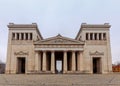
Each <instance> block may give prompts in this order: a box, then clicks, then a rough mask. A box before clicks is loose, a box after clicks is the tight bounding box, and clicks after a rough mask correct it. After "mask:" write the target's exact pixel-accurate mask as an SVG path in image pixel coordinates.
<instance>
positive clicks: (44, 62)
mask: <svg viewBox="0 0 120 86" xmlns="http://www.w3.org/2000/svg"><path fill="white" fill-rule="evenodd" d="M42 71H46V51H43V61H42Z"/></svg>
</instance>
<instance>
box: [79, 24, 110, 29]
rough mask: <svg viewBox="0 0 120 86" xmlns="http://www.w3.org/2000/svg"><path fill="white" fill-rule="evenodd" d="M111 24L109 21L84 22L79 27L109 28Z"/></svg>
mask: <svg viewBox="0 0 120 86" xmlns="http://www.w3.org/2000/svg"><path fill="white" fill-rule="evenodd" d="M110 27H111V25H109V23H104V24H86V23H82V24H81V28H110Z"/></svg>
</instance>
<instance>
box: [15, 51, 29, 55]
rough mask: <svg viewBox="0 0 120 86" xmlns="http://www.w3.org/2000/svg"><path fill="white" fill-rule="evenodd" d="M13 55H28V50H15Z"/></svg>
mask: <svg viewBox="0 0 120 86" xmlns="http://www.w3.org/2000/svg"><path fill="white" fill-rule="evenodd" d="M14 54H15V55H28V52H23V51H19V52H15V53H14Z"/></svg>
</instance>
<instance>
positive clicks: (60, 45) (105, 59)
mask: <svg viewBox="0 0 120 86" xmlns="http://www.w3.org/2000/svg"><path fill="white" fill-rule="evenodd" d="M8 28H9V35H8V49H7V61H6V74H16V73H27V74H28V73H51V74H52V73H53V74H54V73H58V70H57V61H60V62H61V70H60V71H61V73H65V74H67V73H91V74H93V73H102V74H103V73H110V72H112V63H111V48H110V35H109V29H110V25H109V24H108V23H105V24H94V25H93V24H86V23H82V25H81V27H80V30H79V32H78V34H77V35H76V37H75V39H72V38H68V37H64V36H62V35H60V34H58V35H57V36H54V37H51V38H46V39H44V38H43V37H42V35H41V33H40V31H39V29H38V26H37V24H36V23H32V24H14V23H10V24H9V25H8ZM46 31H47V30H46Z"/></svg>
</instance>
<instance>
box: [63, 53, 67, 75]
mask: <svg viewBox="0 0 120 86" xmlns="http://www.w3.org/2000/svg"><path fill="white" fill-rule="evenodd" d="M63 59H64V60H63V62H64V64H63V65H64V67H63V72H64V73H66V72H67V51H64V57H63Z"/></svg>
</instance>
